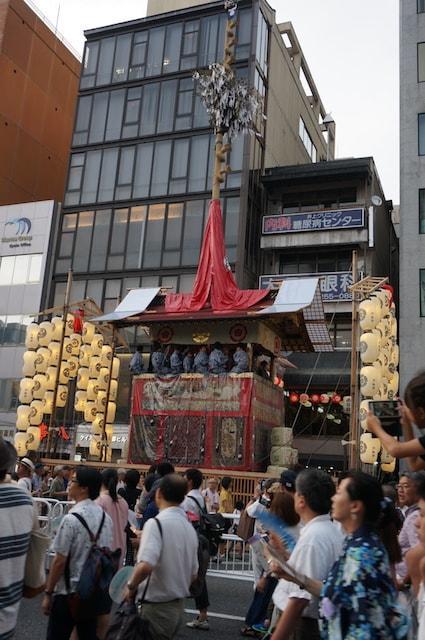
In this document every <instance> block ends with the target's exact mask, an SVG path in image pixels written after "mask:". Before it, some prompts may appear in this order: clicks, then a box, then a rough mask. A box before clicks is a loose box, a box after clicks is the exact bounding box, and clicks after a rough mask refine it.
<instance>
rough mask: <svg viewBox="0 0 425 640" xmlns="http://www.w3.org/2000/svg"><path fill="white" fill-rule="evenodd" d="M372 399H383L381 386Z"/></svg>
mask: <svg viewBox="0 0 425 640" xmlns="http://www.w3.org/2000/svg"><path fill="white" fill-rule="evenodd" d="M372 400H382V396H381V387H379V389H378V391H377V392H376V393H375V394H374V395H373V396H372Z"/></svg>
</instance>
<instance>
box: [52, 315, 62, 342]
mask: <svg viewBox="0 0 425 640" xmlns="http://www.w3.org/2000/svg"><path fill="white" fill-rule="evenodd" d="M62 334H63V321H62V318H59V317H55V318H52V341H53V342H60V341H61V340H62Z"/></svg>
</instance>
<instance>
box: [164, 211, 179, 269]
mask: <svg viewBox="0 0 425 640" xmlns="http://www.w3.org/2000/svg"><path fill="white" fill-rule="evenodd" d="M183 206H184V205H183V203H182V202H179V203H176V204H170V205H168V211H167V230H166V233H165V241H164V255H163V258H162V266H163V267H177V266H179V264H180V245H181V235H182V228H183Z"/></svg>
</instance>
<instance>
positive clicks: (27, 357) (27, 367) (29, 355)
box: [22, 351, 37, 378]
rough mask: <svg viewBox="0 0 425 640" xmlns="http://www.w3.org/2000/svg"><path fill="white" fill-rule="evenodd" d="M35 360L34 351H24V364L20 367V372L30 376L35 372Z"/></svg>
mask: <svg viewBox="0 0 425 640" xmlns="http://www.w3.org/2000/svg"><path fill="white" fill-rule="evenodd" d="M36 360H37V352H36V351H25V353H24V365H23V367H22V372H23V374H24V376H26V377H28V378H32V376H34V375H35V374H36V369H35V363H36Z"/></svg>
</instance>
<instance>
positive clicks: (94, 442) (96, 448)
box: [89, 436, 102, 456]
mask: <svg viewBox="0 0 425 640" xmlns="http://www.w3.org/2000/svg"><path fill="white" fill-rule="evenodd" d="M101 447H102V439H101V438H100V437H99V436H91V438H90V449H89V453H90V455H91V456H100V450H101Z"/></svg>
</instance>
